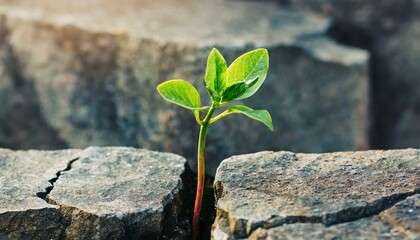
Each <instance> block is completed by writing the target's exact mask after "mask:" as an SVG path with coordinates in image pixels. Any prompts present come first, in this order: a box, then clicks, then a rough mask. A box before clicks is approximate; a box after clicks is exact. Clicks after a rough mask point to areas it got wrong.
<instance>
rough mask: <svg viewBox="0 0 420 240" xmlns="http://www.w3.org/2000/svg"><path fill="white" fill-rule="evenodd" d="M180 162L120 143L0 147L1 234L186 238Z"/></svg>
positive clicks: (20, 236)
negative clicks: (71, 147)
mask: <svg viewBox="0 0 420 240" xmlns="http://www.w3.org/2000/svg"><path fill="white" fill-rule="evenodd" d="M185 164H186V160H185V159H184V158H182V157H180V156H177V155H175V154H169V153H158V152H153V151H148V150H142V149H134V148H123V147H108V148H99V147H90V148H88V149H85V150H83V151H82V150H60V151H34V150H32V151H16V152H15V151H11V150H0V166H1V168H0V187H1V188H0V239H139V238H141V239H156V238H158V237H160V238H168V237H170V236H172V237H173V236H174V234H177V237H180V238H182V237H184V238H185V236H188V230H183V231H181V230H180V229H179V228H180V224H179V220H180V213H181V210H182V209H183V208H184V207H185V206H184V207H183V205H182V203H183V199H182V197H181V190H182V189H183V183H182V180H181V174H182V173H183V172H184V165H185Z"/></svg>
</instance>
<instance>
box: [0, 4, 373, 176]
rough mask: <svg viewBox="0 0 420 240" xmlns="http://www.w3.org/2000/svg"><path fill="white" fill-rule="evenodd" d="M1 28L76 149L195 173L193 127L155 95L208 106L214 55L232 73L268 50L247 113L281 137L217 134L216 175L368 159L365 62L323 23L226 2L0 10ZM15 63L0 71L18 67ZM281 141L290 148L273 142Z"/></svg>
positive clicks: (272, 7)
mask: <svg viewBox="0 0 420 240" xmlns="http://www.w3.org/2000/svg"><path fill="white" fill-rule="evenodd" d="M98 6H100V7H98ZM226 9H228V14H221V13H222V12H224V11H226ZM175 13H176V14H175ZM0 16H1V18H0V33H3V38H2V44H0V46H8V47H9V48H10V49H11V50H13V51H12V52H13V53H14V54H13V56H14V57H15V58H16V62H20V63H21V64H19V69H17V70H19V71H18V72H20V73H21V79H20V80H21V81H22V84H23V85H25V84H33V88H34V89H32V88H31V89H30V90H31V92H35V93H36V96H37V99H39V108H40V111H39V112H40V113H42V116H40V118H42V119H44V121H45V122H46V125H47V126H49V127H51V128H52V129H53V130H55V131H56V132H53V133H54V134H53V133H52V134H51V135H53V136H56V137H57V138H59V139H62V140H63V142H64V143H65V144H67V145H68V146H69V147H73V148H85V147H88V146H91V145H99V146H109V145H113V146H114V145H117V146H135V147H144V148H149V149H157V150H162V151H168V152H174V153H178V154H180V155H182V156H185V157H187V159H188V160H189V163H190V166H191V168H192V169H195V167H194V166H195V150H196V139H197V137H198V136H197V132H198V129H197V126H196V124H195V122H194V117H193V116H192V115H191V113H190V112H189V111H186V110H183V109H180V108H179V107H176V106H173V105H171V104H168V103H167V102H165V101H164V100H162V99H161V98H160V96H159V95H158V94H157V92H156V91H155V89H156V86H157V85H158V84H159V83H161V82H163V81H165V80H169V79H174V78H183V79H186V80H188V81H190V82H192V84H194V85H195V86H196V87H198V88H199V91H200V92H201V93H202V94H203V96H205V95H207V93H206V89H205V87H204V85H203V76H204V73H205V66H206V58H207V55H208V53H209V51H210V49H211V48H212V47H213V46H217V47H218V48H219V49H220V50H221V52H222V53H223V54H224V55H225V56H226V59H227V61H228V62H231V61H232V60H233V59H234V58H236V57H238V56H239V55H240V54H242V53H244V52H246V51H248V50H250V49H253V48H256V47H266V48H268V50H269V52H270V65H271V67H270V73H269V75H268V78H267V80H266V83H265V84H264V85H263V86H262V88H261V89H260V90H259V92H258V93H257V94H256V95H255V97H253V98H252V99H249V100H247V105H250V106H251V107H253V108H255V109H268V110H269V111H270V112H271V114H272V117H273V122H274V125H275V128H276V129H277V130H276V131H275V132H274V134H268V132H267V130H266V128H265V127H264V126H262V125H261V124H259V123H256V122H254V121H251V120H248V119H246V118H243V117H241V116H229V117H228V118H226V119H224V120H223V121H220V122H218V123H217V124H215V125H214V127H213V126H212V130H211V134H209V137H208V140H209V144H208V148H207V150H208V151H207V156H208V159H212V161H209V162H208V166H207V168H206V169H208V170H209V172H212V173H214V172H215V169H216V167H217V166H218V164H219V162H220V161H221V160H222V159H224V158H227V157H228V156H232V155H233V154H240V153H246V152H251V151H254V152H255V151H260V150H263V149H291V150H293V151H305V152H322V151H337V150H356V149H361V148H366V147H367V138H366V123H367V121H366V119H367V90H368V87H367V76H368V72H367V61H368V54H367V53H366V52H365V51H363V50H359V49H355V48H350V47H344V46H342V45H339V44H337V43H335V42H334V41H332V40H331V39H330V38H328V37H327V35H326V32H327V30H328V27H329V25H330V23H329V21H328V20H327V19H326V18H323V17H319V16H317V15H314V14H310V13H307V12H301V11H291V10H287V9H282V8H280V7H279V6H277V5H276V4H261V3H258V2H252V1H246V2H241V1H231V2H230V1H224V0H214V1H205V0H199V1H196V0H178V1H173V0H164V1H163V2H162V1H161V2H159V4H156V1H152V0H141V1H139V0H125V1H124V3H120V2H116V1H111V0H91V1H89V3H86V1H85V0H73V1H71V2H70V1H68V2H63V1H48V2H47V1H44V0H32V1H26V2H22V1H10V0H0ZM168 16H170V17H168ZM214 19H217V21H214ZM209 22H211V23H212V24H210V25H209V24H208V23H209ZM157 29H158V31H157ZM33 46H36V47H33ZM7 56H8V55H7ZM7 56H6V57H4V59H3V60H1V61H0V65H2V64H6V63H9V62H10V61H9V59H8V57H7ZM7 74H8V73H5V75H7ZM9 75H10V74H9ZM4 92H10V91H4ZM0 93H1V91H0ZM33 95H35V94H33ZM3 98H6V97H3ZM0 99H2V98H1V96H0ZM206 101H207V102H206ZM204 103H208V99H207V100H205V99H203V104H204ZM0 111H1V109H0ZM7 113H8V112H7V111H6V112H5V113H4V114H5V115H6V116H7ZM0 115H1V112H0ZM239 117H240V118H241V119H240V120H239V119H238V118H239ZM237 121H241V122H243V124H235V123H236V122H237ZM251 128H252V129H255V130H254V131H248V129H251ZM283 136H286V137H287V139H288V141H281V142H279V141H276V139H279V138H281V137H283ZM234 137H235V138H238V139H242V141H232V140H231V139H232V138H234ZM243 142H246V143H247V144H243Z"/></svg>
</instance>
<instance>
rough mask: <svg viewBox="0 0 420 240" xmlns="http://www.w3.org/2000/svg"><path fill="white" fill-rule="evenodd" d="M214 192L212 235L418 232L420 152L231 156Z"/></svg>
mask: <svg viewBox="0 0 420 240" xmlns="http://www.w3.org/2000/svg"><path fill="white" fill-rule="evenodd" d="M215 192H216V201H217V217H216V221H215V223H214V225H213V231H212V237H213V238H214V239H234V238H247V237H249V238H250V239H335V238H337V239H382V238H384V239H385V238H388V237H389V238H391V239H416V238H418V237H420V217H419V216H420V210H419V209H420V197H419V196H420V195H419V194H420V150H415V149H407V150H393V151H366V152H338V153H326V154H294V153H291V152H260V153H256V154H250V155H242V156H234V157H232V158H230V159H228V160H225V161H224V162H222V164H221V165H220V167H219V169H218V171H217V174H216V180H215Z"/></svg>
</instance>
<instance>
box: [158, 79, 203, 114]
mask: <svg viewBox="0 0 420 240" xmlns="http://www.w3.org/2000/svg"><path fill="white" fill-rule="evenodd" d="M157 90H158V92H159V94H160V95H161V96H162V97H163V98H164V99H165V100H166V101H169V102H171V103H175V104H177V105H179V106H181V107H184V108H188V109H191V110H194V112H196V111H200V110H202V109H201V102H200V95H199V94H198V91H197V89H195V88H194V86H193V85H191V83H189V82H187V81H185V80H181V79H174V80H169V81H166V82H164V83H161V84H159V86H158V87H157Z"/></svg>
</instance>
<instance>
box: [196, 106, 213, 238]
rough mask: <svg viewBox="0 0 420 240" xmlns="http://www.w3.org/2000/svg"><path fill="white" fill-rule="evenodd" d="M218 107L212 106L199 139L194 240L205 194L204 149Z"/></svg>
mask: <svg viewBox="0 0 420 240" xmlns="http://www.w3.org/2000/svg"><path fill="white" fill-rule="evenodd" d="M216 108H217V106H215V105H212V106H211V108H210V109H209V111H208V112H207V115H206V117H205V118H204V120H203V122H202V123H203V124H202V125H201V127H200V134H199V137H198V154H197V193H196V195H195V204H194V214H193V222H192V239H193V240H196V239H197V233H198V225H199V224H198V223H199V219H200V211H201V203H202V201H203V192H204V178H205V158H204V149H205V147H206V135H207V129H208V127H209V125H210V119H211V116H212V115H213V113H214V110H216Z"/></svg>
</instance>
